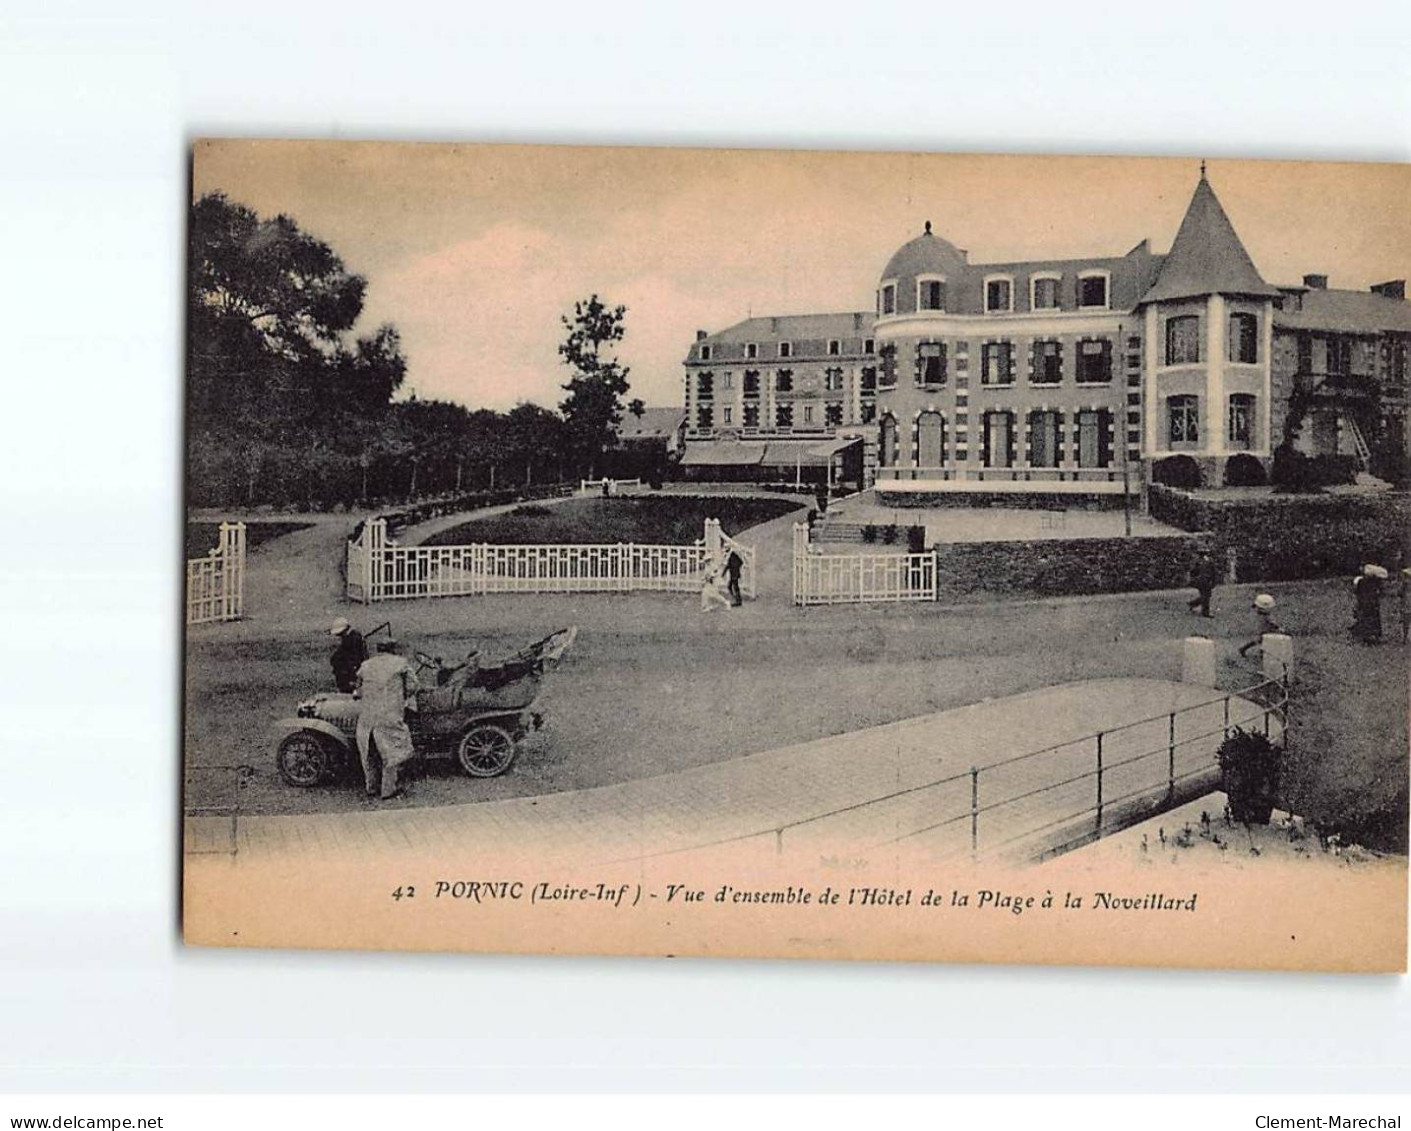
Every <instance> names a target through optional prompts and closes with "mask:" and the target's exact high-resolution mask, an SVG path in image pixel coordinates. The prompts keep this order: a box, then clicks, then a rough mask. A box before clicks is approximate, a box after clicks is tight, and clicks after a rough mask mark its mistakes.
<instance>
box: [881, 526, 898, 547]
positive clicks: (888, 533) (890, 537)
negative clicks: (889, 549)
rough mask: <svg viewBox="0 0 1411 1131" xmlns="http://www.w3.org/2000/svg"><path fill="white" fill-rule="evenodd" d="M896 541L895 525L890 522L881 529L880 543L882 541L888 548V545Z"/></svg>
mask: <svg viewBox="0 0 1411 1131" xmlns="http://www.w3.org/2000/svg"><path fill="white" fill-rule="evenodd" d="M896 540H897V524H896V523H895V522H890V523H888V524H887V525H886V526H884V527H882V541H883V542H885V543H886V544H887V545H888V546H890V545H892V544H894V543H895V542H896Z"/></svg>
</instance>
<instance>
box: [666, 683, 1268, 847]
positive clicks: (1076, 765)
mask: <svg viewBox="0 0 1411 1131" xmlns="http://www.w3.org/2000/svg"><path fill="white" fill-rule="evenodd" d="M1288 707H1289V687H1288V676H1287V671H1286V669H1285V671H1284V674H1282V675H1281V676H1280V677H1278V678H1264V679H1261V680H1260V681H1258V682H1257V683H1253V684H1250V685H1249V686H1247V687H1242V688H1240V689H1239V690H1236V691H1229V692H1224V693H1221V694H1218V695H1214V696H1212V697H1211V698H1209V699H1206V700H1202V701H1201V702H1199V703H1193V704H1188V705H1187V706H1185V707H1180V708H1175V709H1173V710H1170V711H1167V712H1164V713H1161V714H1156V715H1151V716H1149V717H1146V718H1142V719H1137V720H1135V721H1133V722H1129V723H1123V724H1121V725H1119V726H1114V727H1108V728H1105V729H1103V730H1099V731H1094V732H1092V733H1090V734H1086V735H1083V736H1081V737H1079V738H1075V739H1070V740H1068V741H1066V742H1061V743H1055V744H1053V745H1050V746H1045V747H1042V748H1040V749H1037V750H1030V751H1026V752H1024V753H1021V754H1015V755H1011V756H1009V757H1007V758H1002V759H1000V760H999V761H996V762H990V763H988V764H986V765H983V766H981V765H975V766H971V767H970V768H969V769H967V770H963V771H961V772H959V773H953V774H948V775H946V776H944V777H940V778H935V779H932V780H929V781H924V782H919V783H917V784H915V785H909V786H905V787H901V788H898V789H894V790H891V791H889V792H887V793H883V794H879V795H878V796H876V797H870V798H865V799H863V800H861V801H857V802H854V803H852V804H849V805H842V806H837V807H835V808H832V809H828V810H825V811H822V812H818V813H814V814H810V815H809V816H806V817H800V818H797V819H795V820H792V821H786V822H783V823H781V824H778V825H774V826H771V827H767V828H760V829H756V830H753V831H751V832H748V833H743V834H740V835H737V836H732V837H726V838H722V839H721V840H718V841H713V842H710V843H708V844H693V845H690V846H688V847H683V848H679V849H673V850H671V851H670V852H668V853H663V854H662V855H675V854H679V853H683V852H691V851H695V850H697V849H701V848H709V847H717V846H720V845H726V844H738V843H741V842H746V841H753V840H764V839H765V838H771V839H772V841H773V847H774V850H775V852H776V853H779V854H782V853H784V852H785V851H786V849H787V848H788V842H789V840H790V839H791V838H795V837H799V836H803V835H805V833H806V831H811V832H815V833H816V832H819V831H821V830H822V829H823V828H825V827H826V825H827V823H829V822H832V823H833V824H835V825H843V826H846V825H847V824H848V823H854V824H862V825H865V826H870V827H872V828H874V829H875V828H876V827H877V826H878V825H881V824H890V825H891V826H892V832H891V835H889V836H886V837H883V838H881V839H876V838H873V839H871V840H868V839H867V838H866V837H865V836H864V837H863V838H862V840H861V841H859V840H856V839H849V838H848V837H847V833H846V831H843V830H837V829H834V830H832V833H833V835H832V838H831V839H832V841H833V842H834V843H842V842H844V841H846V843H848V844H849V846H852V845H854V844H855V845H857V847H858V848H859V849H861V850H867V849H876V848H882V847H888V846H893V845H900V844H905V843H908V842H911V843H917V842H920V841H921V840H922V838H928V839H929V842H930V843H928V845H927V847H928V848H929V849H930V851H931V853H932V857H933V858H938V857H945V856H959V855H965V854H968V855H970V856H971V857H972V858H980V857H982V856H986V855H990V854H993V853H995V852H999V851H1001V850H1003V849H1006V848H1012V847H1014V846H1016V845H1018V844H1020V843H1022V842H1025V841H1036V840H1038V838H1040V837H1044V836H1045V835H1046V836H1047V837H1048V839H1049V843H1048V844H1046V845H1045V853H1044V854H1047V852H1049V851H1058V850H1061V849H1063V848H1066V847H1070V846H1073V845H1076V844H1078V843H1086V842H1087V841H1090V840H1094V839H1097V838H1098V837H1101V836H1102V835H1103V834H1104V833H1106V832H1112V831H1116V829H1118V828H1122V827H1126V825H1127V824H1129V823H1131V821H1129V820H1127V819H1126V818H1128V817H1130V816H1138V815H1141V816H1144V815H1146V813H1148V812H1150V811H1152V810H1154V809H1156V808H1158V807H1161V806H1169V805H1170V804H1173V803H1175V802H1176V800H1177V798H1178V791H1179V790H1180V789H1181V787H1182V786H1183V785H1186V784H1187V783H1192V784H1194V783H1195V781H1196V779H1199V778H1201V777H1203V776H1208V777H1210V778H1211V784H1212V785H1213V784H1214V780H1215V777H1214V775H1215V774H1216V773H1217V772H1218V769H1219V766H1218V762H1217V760H1216V752H1217V751H1218V750H1219V747H1220V745H1221V743H1223V742H1224V740H1225V739H1226V738H1228V737H1229V735H1230V734H1232V733H1233V732H1234V731H1235V730H1236V729H1245V730H1248V729H1250V728H1251V727H1253V728H1254V729H1257V730H1261V731H1262V732H1263V733H1264V735H1265V736H1266V737H1268V738H1269V739H1271V740H1272V741H1278V740H1279V739H1281V738H1282V736H1283V733H1284V730H1285V728H1286V726H1287V719H1288ZM1055 763H1058V764H1059V765H1060V766H1062V768H1061V769H1059V770H1058V772H1059V773H1061V774H1063V775H1064V776H1062V777H1060V778H1058V780H1044V779H1045V778H1046V777H1047V775H1048V774H1049V773H1050V772H1051V771H1053V770H1054V769H1055V765H1054V764H1055ZM1075 771H1076V772H1075ZM1006 786H1008V788H1006ZM1040 798H1047V799H1048V803H1047V804H1043V805H1040V804H1038V799H1040ZM1024 802H1029V804H1028V805H1027V806H1025V805H1024V804H1023V803H1024ZM908 806H911V810H910V812H909V813H908V810H907V807H908ZM1054 809H1057V810H1058V812H1057V813H1056V814H1055V813H1053V810H1054ZM951 833H953V834H954V835H948V834H951ZM937 842H939V843H937Z"/></svg>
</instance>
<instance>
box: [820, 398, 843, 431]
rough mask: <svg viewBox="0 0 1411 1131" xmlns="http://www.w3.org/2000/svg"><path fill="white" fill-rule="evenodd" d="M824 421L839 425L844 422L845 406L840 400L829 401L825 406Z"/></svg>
mask: <svg viewBox="0 0 1411 1131" xmlns="http://www.w3.org/2000/svg"><path fill="white" fill-rule="evenodd" d="M823 422H824V423H825V424H831V425H838V424H841V423H842V422H843V406H842V404H841V403H840V402H838V401H829V402H828V404H827V405H825V406H824V408H823Z"/></svg>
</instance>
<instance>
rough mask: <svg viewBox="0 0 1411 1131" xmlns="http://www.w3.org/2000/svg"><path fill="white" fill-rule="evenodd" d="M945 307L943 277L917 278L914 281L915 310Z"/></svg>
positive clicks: (941, 308) (942, 308)
mask: <svg viewBox="0 0 1411 1131" xmlns="http://www.w3.org/2000/svg"><path fill="white" fill-rule="evenodd" d="M945 308H946V281H945V280H944V279H918V280H917V282H916V309H917V310H944V309H945Z"/></svg>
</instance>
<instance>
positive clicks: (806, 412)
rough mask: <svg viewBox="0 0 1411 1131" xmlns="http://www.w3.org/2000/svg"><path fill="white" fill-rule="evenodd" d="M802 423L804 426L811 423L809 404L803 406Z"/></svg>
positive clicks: (811, 411)
mask: <svg viewBox="0 0 1411 1131" xmlns="http://www.w3.org/2000/svg"><path fill="white" fill-rule="evenodd" d="M803 422H804V424H805V425H808V424H812V423H813V406H812V405H811V404H806V405H804V406H803Z"/></svg>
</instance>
